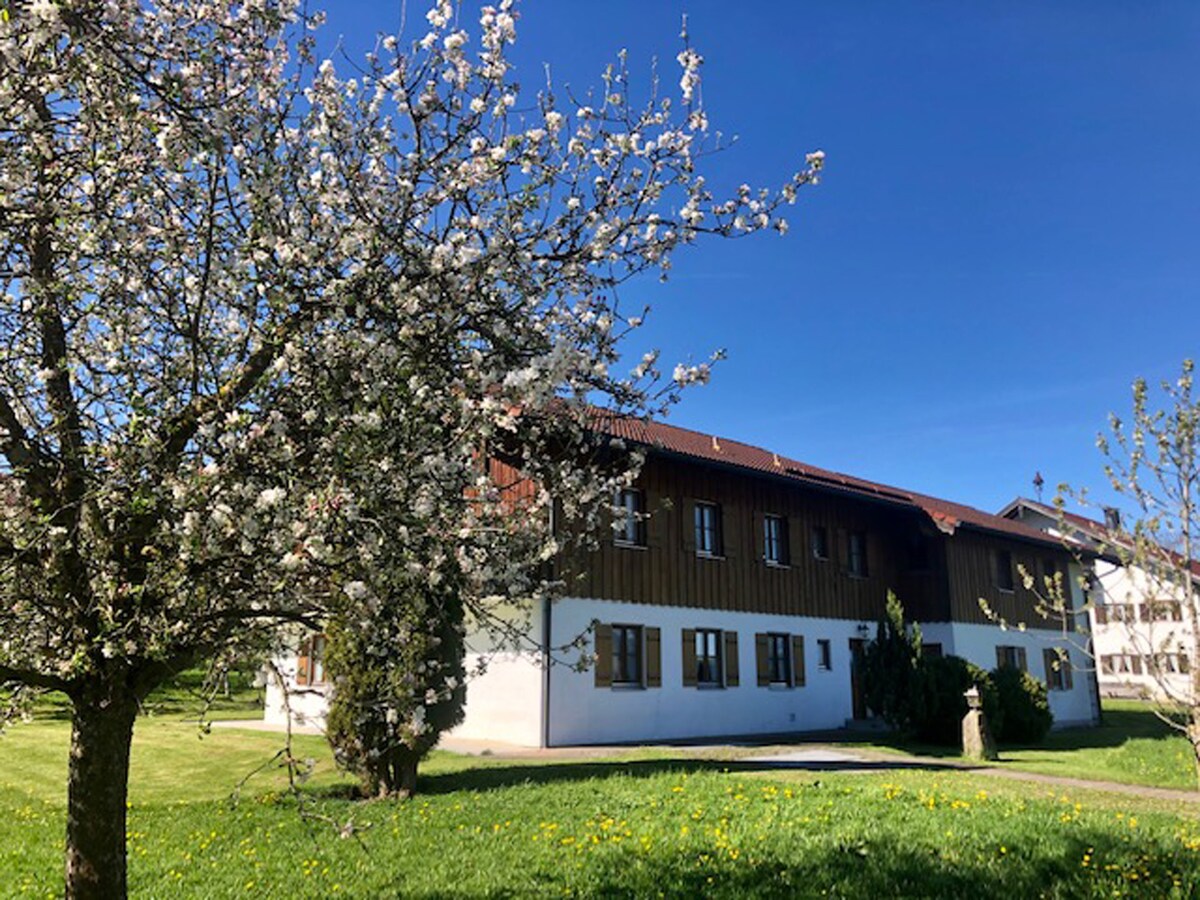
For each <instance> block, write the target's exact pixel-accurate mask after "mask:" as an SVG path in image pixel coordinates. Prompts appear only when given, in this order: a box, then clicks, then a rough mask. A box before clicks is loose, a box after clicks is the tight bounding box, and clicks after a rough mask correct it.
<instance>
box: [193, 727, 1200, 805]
mask: <svg viewBox="0 0 1200 900" xmlns="http://www.w3.org/2000/svg"><path fill="white" fill-rule="evenodd" d="M212 724H213V727H214V728H245V729H250V730H252V731H282V730H283V729H282V728H281V727H280V726H278V725H269V724H267V723H266V722H263V721H262V720H261V719H229V720H224V721H217V722H213V723H212ZM292 732H293V733H294V734H320V733H321V730H320V729H319V728H317V727H316V726H313V725H297V726H294V727H293V728H292ZM753 746H754V745H752V744H728V743H725V744H686V745H677V744H669V745H668V744H655V745H639V746H630V745H619V746H596V747H549V748H539V747H521V746H518V745H516V744H509V743H505V742H504V741H493V740H479V739H474V738H458V737H453V736H447V737H443V738H442V740H441V743H439V744H438V749H440V750H447V751H449V752H451V753H461V754H463V755H466V756H482V757H488V758H491V759H526V760H542V761H547V762H548V761H551V760H556V759H564V760H569V759H601V758H605V757H613V756H620V755H621V754H625V753H629V752H630V751H632V750H661V751H669V752H671V753H675V754H678V756H679V758H680V759H681V760H684V759H692V760H702V759H713V758H716V759H719V760H722V761H726V762H728V764H729V766H730V768H735V767H737V768H752V769H755V770H757V771H770V770H772V769H781V770H786V769H798V770H803V771H811V772H886V771H903V770H925V771H939V770H941V771H945V770H952V769H957V770H959V771H964V772H970V773H972V774H974V775H983V776H985V777H995V778H1006V779H1008V780H1010V781H1025V782H1030V783H1034V784H1045V785H1050V786H1053V787H1060V788H1076V789H1082V790H1089V791H1106V792H1108V793H1110V794H1129V795H1132V796H1137V797H1151V798H1154V799H1156V800H1177V801H1180V802H1183V803H1193V804H1200V792H1196V791H1180V790H1173V789H1171V788H1157V787H1146V786H1144V785H1138V784H1120V783H1118V782H1115V781H1091V780H1088V779H1085V778H1067V777H1065V776H1061V775H1041V774H1038V773H1036V772H1024V771H1021V770H1019V769H1008V768H1003V767H1000V766H989V765H981V764H979V763H971V762H968V761H965V760H958V759H942V758H939V757H933V756H914V755H909V754H901V753H881V752H879V751H873V750H863V749H861V748H858V747H854V748H844V747H841V746H839V745H837V744H835V743H831V744H805V745H795V746H791V747H764V748H762V749H763V750H764V751H765V752H763V753H761V754H754V753H752V752H751V753H748V754H747V753H745V752H744V751H746V750H747V749H749V748H751V747H753ZM731 751H732V752H734V753H736V755H735V756H732V757H728V756H727V755H728V754H729V753H730V752H731Z"/></svg>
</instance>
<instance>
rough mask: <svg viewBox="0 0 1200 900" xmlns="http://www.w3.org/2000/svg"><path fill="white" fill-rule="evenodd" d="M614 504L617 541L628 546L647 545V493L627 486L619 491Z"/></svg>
mask: <svg viewBox="0 0 1200 900" xmlns="http://www.w3.org/2000/svg"><path fill="white" fill-rule="evenodd" d="M613 506H614V512H615V513H616V521H615V523H614V524H615V530H616V536H615V540H616V542H617V543H618V544H623V545H625V546H628V547H644V546H646V518H645V513H646V500H645V495H644V494H643V493H642V492H641V491H639V490H635V489H633V488H625V489H624V490H620V491H617V497H616V502H615V503H614V504H613Z"/></svg>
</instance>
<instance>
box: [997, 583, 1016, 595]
mask: <svg viewBox="0 0 1200 900" xmlns="http://www.w3.org/2000/svg"><path fill="white" fill-rule="evenodd" d="M996 590H997V591H999V592H1000V593H1001V594H1015V593H1016V592H1017V591H1016V589H1015V588H1002V587H1000V586H999V585H997V587H996Z"/></svg>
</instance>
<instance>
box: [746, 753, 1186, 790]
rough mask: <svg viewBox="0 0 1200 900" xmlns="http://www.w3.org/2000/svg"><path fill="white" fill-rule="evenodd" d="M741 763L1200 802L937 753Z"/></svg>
mask: <svg viewBox="0 0 1200 900" xmlns="http://www.w3.org/2000/svg"><path fill="white" fill-rule="evenodd" d="M738 762H740V763H751V764H754V765H756V766H759V765H761V766H762V767H763V768H765V769H771V768H778V769H804V770H808V771H815V772H822V771H823V772H828V771H838V772H879V771H887V770H890V769H927V770H938V769H941V770H946V769H957V770H959V771H963V772H970V773H971V774H972V775H982V776H984V777H988V778H991V777H995V778H1007V779H1009V780H1010V781H1027V782H1032V783H1035V784H1045V785H1051V786H1053V787H1062V788H1078V789H1083V790H1089V791H1106V792H1108V793H1110V794H1131V795H1134V796H1138V797H1152V798H1154V799H1156V800H1178V801H1181V802H1184V803H1200V792H1196V791H1181V790H1175V789H1173V788H1158V787H1148V786H1146V785H1140V784H1121V783H1120V782H1116V781H1091V780H1089V779H1086V778H1068V777H1066V776H1063V775H1043V774H1040V773H1038V772H1025V771H1022V770H1020V769H1006V768H1002V767H1000V766H989V765H983V764H980V763H971V762H968V761H966V760H957V759H940V758H938V757H933V756H914V755H908V754H904V755H900V754H891V753H878V752H872V751H862V750H859V749H857V748H855V749H854V750H853V751H849V752H844V751H841V750H828V749H820V748H818V749H802V750H796V751H788V752H784V753H777V754H773V755H768V756H744V757H741V758H740V759H739V760H738Z"/></svg>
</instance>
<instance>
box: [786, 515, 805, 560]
mask: <svg viewBox="0 0 1200 900" xmlns="http://www.w3.org/2000/svg"><path fill="white" fill-rule="evenodd" d="M784 521H786V522H787V542H788V563H789V565H793V566H794V565H796V564H798V563H803V562H804V560H806V559H812V537H811V536H810V535H809V534H808V531H807V530H806V529H805V527H804V523H803V522H802V521H801V520H800V519H797V518H795V517H794V516H788V517H787V519H785V520H784ZM806 541H807V542H808V543H805V542H806Z"/></svg>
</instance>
